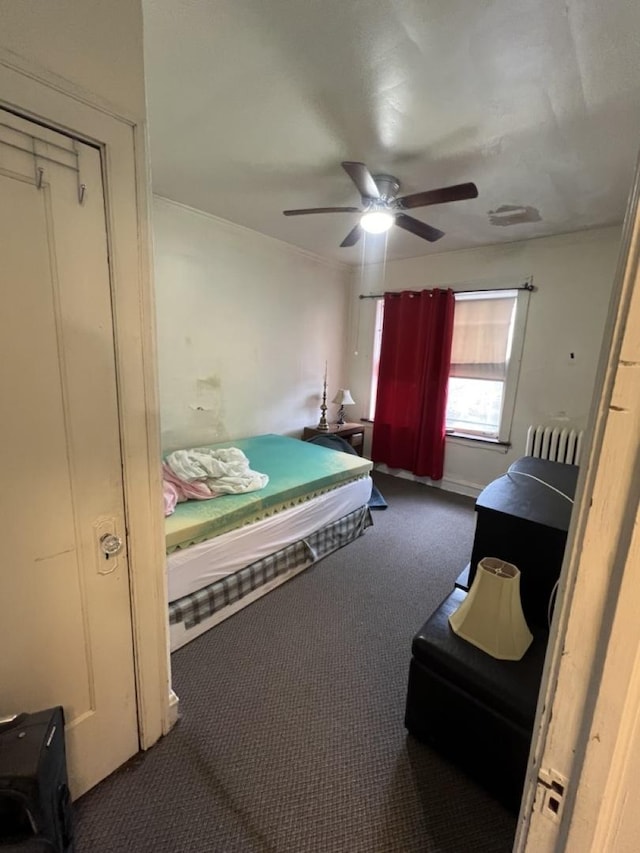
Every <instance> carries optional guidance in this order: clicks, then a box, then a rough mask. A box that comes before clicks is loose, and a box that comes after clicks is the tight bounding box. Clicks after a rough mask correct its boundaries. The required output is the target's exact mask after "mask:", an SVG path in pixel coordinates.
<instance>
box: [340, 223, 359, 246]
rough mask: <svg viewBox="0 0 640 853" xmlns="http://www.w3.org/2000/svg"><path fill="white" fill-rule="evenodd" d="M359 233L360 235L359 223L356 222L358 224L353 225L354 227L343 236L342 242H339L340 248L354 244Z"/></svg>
mask: <svg viewBox="0 0 640 853" xmlns="http://www.w3.org/2000/svg"><path fill="white" fill-rule="evenodd" d="M361 235H362V228H361V227H360V223H359V222H358V224H357V225H356V226H355V228H352V229H351V231H349V233H348V234H347V236H346V237H345V238H344V240H343V241H342V243H340V247H341V248H342V249H344V248H346V247H347V246H355V244H356V243H357V242H358V240H359V239H360V237H361Z"/></svg>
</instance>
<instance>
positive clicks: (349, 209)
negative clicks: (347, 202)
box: [282, 207, 360, 216]
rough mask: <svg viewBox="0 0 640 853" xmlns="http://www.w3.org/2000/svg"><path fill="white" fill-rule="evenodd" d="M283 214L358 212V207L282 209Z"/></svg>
mask: <svg viewBox="0 0 640 853" xmlns="http://www.w3.org/2000/svg"><path fill="white" fill-rule="evenodd" d="M282 212H283V213H284V215H285V216H304V214H306V213H359V212H360V208H359V207H306V208H304V209H301V210H283V211H282Z"/></svg>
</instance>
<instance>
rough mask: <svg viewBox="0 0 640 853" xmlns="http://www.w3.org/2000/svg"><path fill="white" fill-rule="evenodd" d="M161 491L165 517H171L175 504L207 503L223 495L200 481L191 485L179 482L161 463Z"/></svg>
mask: <svg viewBox="0 0 640 853" xmlns="http://www.w3.org/2000/svg"><path fill="white" fill-rule="evenodd" d="M162 491H163V494H164V514H165V516H167V515H171V513H173V512H174V511H175V508H176V504H177V503H182V501H189V500H191V501H194V500H195V501H208V500H209V499H210V498H217V497H218V496H219V495H221V494H224V492H222V491H216V490H215V489H211V488H209V486H208V485H207V484H206V483H204V482H203V481H202V480H195V481H193V482H191V483H189V482H187V481H186V480H181V479H180V477H178V476H177V475H176V474H174V473H173V471H172V470H171V468H169V466H168V465H167V463H166V462H163V463H162Z"/></svg>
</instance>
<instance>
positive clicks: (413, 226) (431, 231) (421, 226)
mask: <svg viewBox="0 0 640 853" xmlns="http://www.w3.org/2000/svg"><path fill="white" fill-rule="evenodd" d="M396 225H397V226H398V227H399V228H404V230H405V231H411V233H412V234H416V235H417V236H418V237H422V238H423V240H428V241H429V242H430V243H435V242H436V240H439V239H440V238H441V237H444V231H439V230H438V229H437V228H434V227H433V226H432V225H427V223H426V222H420V220H419V219H414V218H413V216H407V215H406V214H405V213H399V214H398V215H397V216H396Z"/></svg>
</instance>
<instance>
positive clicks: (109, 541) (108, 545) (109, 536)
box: [100, 533, 122, 560]
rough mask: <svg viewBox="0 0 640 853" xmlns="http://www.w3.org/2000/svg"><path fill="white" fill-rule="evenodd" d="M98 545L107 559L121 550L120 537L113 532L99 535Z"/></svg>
mask: <svg viewBox="0 0 640 853" xmlns="http://www.w3.org/2000/svg"><path fill="white" fill-rule="evenodd" d="M100 547H101V548H102V552H103V553H104V554H105V556H106V558H107V560H108V559H109V557H114V556H115V555H116V554H119V553H120V551H121V550H122V538H121V537H120V536H116V535H115V533H105V534H104V536H101V537H100Z"/></svg>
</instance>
